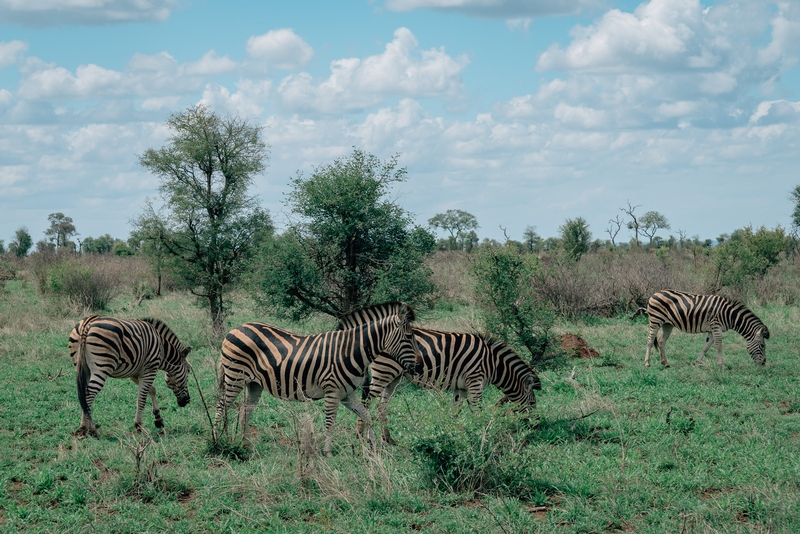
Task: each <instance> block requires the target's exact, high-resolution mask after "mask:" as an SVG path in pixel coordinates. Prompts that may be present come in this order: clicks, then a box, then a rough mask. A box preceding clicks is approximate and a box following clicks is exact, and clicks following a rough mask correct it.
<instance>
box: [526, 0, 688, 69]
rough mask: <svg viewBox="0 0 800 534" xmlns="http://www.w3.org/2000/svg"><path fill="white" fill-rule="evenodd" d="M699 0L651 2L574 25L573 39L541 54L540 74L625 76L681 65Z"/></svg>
mask: <svg viewBox="0 0 800 534" xmlns="http://www.w3.org/2000/svg"><path fill="white" fill-rule="evenodd" d="M701 16H702V9H701V6H700V2H699V1H698V0H652V1H651V2H649V3H644V4H642V5H640V6H639V7H638V8H637V9H636V11H635V12H634V13H624V12H622V11H620V10H618V9H612V10H611V11H609V12H607V13H606V14H605V15H604V16H603V17H602V19H600V21H599V22H598V23H597V24H595V25H593V26H589V27H581V26H576V27H575V28H573V30H572V32H571V33H572V35H573V37H574V39H573V41H572V42H571V43H570V44H569V46H567V48H566V49H562V48H561V46H560V45H558V44H553V45H551V46H550V47H549V48H548V49H547V51H545V52H544V53H543V54H542V55H541V56H539V61H538V63H537V65H536V68H537V69H538V70H575V71H589V72H626V71H631V70H637V71H639V70H641V69H643V68H644V69H655V68H664V67H672V68H675V67H678V66H679V65H680V64H681V62H682V61H685V57H684V56H685V55H686V52H687V51H688V50H689V41H690V40H691V39H692V38H694V37H695V29H696V28H697V25H698V22H699V19H700V17H701Z"/></svg>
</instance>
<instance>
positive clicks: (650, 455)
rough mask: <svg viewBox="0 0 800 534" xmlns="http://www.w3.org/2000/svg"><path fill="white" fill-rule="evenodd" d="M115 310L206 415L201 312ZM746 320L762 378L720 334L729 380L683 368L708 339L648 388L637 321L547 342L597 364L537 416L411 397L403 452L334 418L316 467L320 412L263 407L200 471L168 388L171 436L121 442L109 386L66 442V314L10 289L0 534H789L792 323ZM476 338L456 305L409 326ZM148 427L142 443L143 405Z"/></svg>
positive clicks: (194, 418) (205, 437)
mask: <svg viewBox="0 0 800 534" xmlns="http://www.w3.org/2000/svg"><path fill="white" fill-rule="evenodd" d="M130 301H131V298H130V297H127V298H120V299H117V300H115V301H114V302H113V303H112V305H111V309H110V310H109V314H113V315H117V316H121V317H142V316H154V317H158V318H161V319H163V320H165V321H166V322H167V323H168V324H169V325H170V326H171V327H172V328H173V330H175V332H176V333H177V334H178V335H179V337H180V338H181V339H182V340H183V341H184V342H185V343H188V344H190V345H192V346H194V347H195V350H194V351H193V352H192V354H191V355H190V361H191V363H192V365H193V367H194V370H195V371H196V374H197V378H198V380H199V385H200V388H201V390H202V393H203V396H204V398H205V401H206V402H207V403H208V404H209V405H213V404H214V403H215V401H216V396H215V391H214V389H215V361H216V359H217V357H218V350H219V349H218V347H219V342H218V340H215V339H214V336H213V335H212V334H211V333H210V331H209V329H208V328H207V326H206V317H205V315H204V313H203V312H202V311H200V310H198V309H197V308H196V307H195V306H194V305H193V303H192V300H191V299H190V298H189V297H187V296H184V295H180V294H175V293H173V294H169V295H167V296H166V297H163V298H161V299H157V300H152V301H145V302H144V303H143V304H142V306H141V307H138V308H137V307H134V306H132V305H131V303H130ZM754 311H755V312H756V313H757V314H758V315H759V316H760V317H761V318H762V319H763V320H764V322H765V323H766V324H767V325H768V326H769V328H770V332H771V334H772V337H771V339H770V340H768V343H767V365H766V367H763V368H762V367H757V366H756V365H755V364H754V363H753V362H752V361H751V360H750V358H749V356H748V355H747V352H746V350H745V344H744V340H743V339H742V338H741V337H740V336H738V334H736V333H733V332H729V333H727V334H725V336H724V357H725V362H726V364H727V366H728V369H725V370H720V369H718V368H717V367H716V365H715V363H714V360H715V358H714V357H713V356H712V358H709V359H708V360H707V362H706V363H705V364H704V365H701V366H694V365H692V364H691V362H692V361H693V360H694V358H696V357H697V354H698V353H699V351H700V348H701V346H702V344H703V341H704V339H703V338H701V337H700V336H691V335H687V334H682V333H677V332H676V333H675V334H674V335H673V336H672V337H671V338H670V342H669V345H668V357H669V359H670V363H671V364H672V367H671V368H669V369H662V368H661V366H660V365H659V364H658V357H657V356H656V357H655V363H654V366H653V367H652V368H649V369H647V368H645V367H644V365H643V358H644V348H645V347H644V345H645V339H646V330H647V327H646V323H645V320H644V319H641V318H640V319H639V320H637V322H632V321H630V320H628V319H625V318H619V319H594V320H588V319H587V320H586V321H585V322H579V323H562V324H559V325H558V326H557V330H558V332H559V333H565V332H569V333H573V334H577V335H579V336H581V337H583V338H584V339H586V340H587V341H588V342H589V344H590V345H591V346H592V347H594V348H595V349H597V350H598V351H599V353H600V357H599V358H594V359H565V360H563V361H561V362H560V364H558V365H553V366H551V367H550V368H547V369H542V370H541V371H540V377H541V379H542V383H543V391H542V392H541V394H540V395H539V405H538V410H537V412H538V413H537V414H536V415H535V417H533V418H531V419H525V418H522V417H521V416H520V415H516V414H513V413H511V412H508V411H501V410H498V409H495V408H493V404H494V402H495V401H496V400H497V399H498V398H499V392H498V391H497V390H495V389H494V388H490V389H489V390H487V391H486V395H485V398H484V405H483V409H481V410H475V411H472V410H470V409H469V408H464V409H463V410H461V411H460V413H457V412H456V411H455V410H454V409H453V408H452V407H451V404H450V400H451V399H450V396H449V395H448V394H440V393H436V392H430V391H424V390H420V389H418V388H415V387H413V386H410V385H407V384H406V385H404V386H401V387H400V388H399V391H398V394H397V395H396V396H395V399H394V401H393V403H392V405H391V408H390V423H391V425H392V432H393V436H394V438H395V439H396V440H397V441H398V442H399V444H400V445H399V446H396V447H391V448H384V447H380V448H379V449H378V450H377V451H376V452H374V453H370V452H369V451H368V450H366V448H365V446H364V444H363V443H362V442H361V441H359V440H358V439H357V438H356V437H355V435H354V428H355V418H354V416H353V415H352V414H350V413H349V412H347V413H346V410H344V409H341V410H340V412H339V424H338V427H337V433H336V436H335V440H334V456H333V457H332V458H325V457H324V456H322V455H321V454H320V452H321V441H322V437H323V431H322V430H323V419H324V417H323V413H322V412H323V410H322V404H321V403H306V404H298V403H286V402H279V401H277V400H276V399H274V398H272V397H270V396H268V395H265V396H264V397H263V398H262V401H261V405H260V406H259V407H258V408H257V409H256V411H255V412H254V414H253V418H252V421H251V422H252V424H253V426H254V427H255V429H254V431H253V434H252V443H253V444H252V447H251V449H250V450H249V452H248V457H247V459H246V460H238V459H235V458H233V457H230V456H227V457H226V456H220V455H211V454H209V452H208V451H209V446H210V429H209V423H208V418H207V414H206V412H205V410H204V407H203V402H202V401H201V396H200V394H199V393H198V390H197V387H196V386H195V384H194V382H192V385H191V390H190V392H191V395H192V401H191V403H190V404H189V406H188V407H186V408H182V409H179V408H178V407H177V405H176V402H175V398H174V396H173V395H172V393H171V392H170V391H169V390H168V389H167V387H166V386H165V384H164V382H163V378H161V376H163V374H160V375H159V376H160V377H159V378H158V379H157V381H156V384H157V387H158V397H159V402H160V403H161V405H162V414H163V416H164V419H165V423H166V425H167V433H166V435H163V436H159V435H156V434H155V433H154V434H152V435H150V434H148V433H147V432H143V433H141V434H135V433H133V432H132V428H133V417H134V413H135V406H134V399H135V395H136V387H135V386H134V385H133V384H132V383H131V382H130V381H127V380H125V381H123V380H109V381H108V382H107V384H106V386H105V388H104V389H103V391H102V392H101V393H100V395H99V396H98V399H97V401H96V403H95V405H94V418H95V421H96V422H97V423H98V424H99V425H100V427H99V432H100V436H101V437H100V439H99V440H95V439H84V440H78V439H75V438H74V437H73V436H72V432H73V431H74V430H75V429H76V428H77V427H78V424H79V422H80V407H79V405H78V402H77V395H76V391H75V375H74V371H73V368H72V364H71V362H70V360H69V354H68V350H67V336H68V334H69V331H70V330H71V328H72V327H73V326H74V324H75V323H76V322H77V321H78V319H80V315H81V312H80V311H75V310H70V309H69V308H68V307H64V306H63V305H60V304H58V303H57V302H53V301H50V300H49V299H47V300H46V299H43V298H42V297H40V296H39V295H38V294H37V293H36V291H35V289H33V288H32V287H31V286H30V285H29V284H27V283H25V282H24V281H20V280H13V281H10V282H7V283H6V287H5V289H4V290H3V291H2V292H0V467H1V468H0V532H19V531H30V532H56V531H57V532H61V533H66V532H89V531H95V532H161V531H167V530H168V531H170V532H237V533H238V532H248V531H251V532H255V531H258V532H401V531H423V532H505V533H510V532H615V531H622V532H676V533H677V532H685V533H689V532H787V533H788V532H800V413H799V412H800V394H799V392H800V384H798V377H799V376H800V373H799V372H798V371H800V363H799V362H798V358H797V354H798V349H799V348H800V347H798V344H799V342H798V337H797V336H796V334H795V328H796V325H797V324H799V323H800V321H799V320H800V317H798V315H800V313H799V312H798V309H797V308H796V307H786V306H776V307H759V308H754ZM252 319H259V320H267V321H270V320H271V319H270V318H269V317H264V316H259V315H258V313H257V312H255V311H254V310H252V309H251V308H250V307H249V305H247V304H246V303H245V302H244V301H243V302H242V303H240V305H239V307H238V309H237V311H236V314H235V316H234V317H232V318H231V320H230V321H231V325H232V326H237V325H238V324H240V323H242V322H244V321H247V320H252ZM473 323H474V319H473V317H472V312H471V310H469V309H467V308H457V309H455V310H452V311H448V312H445V311H439V312H438V313H430V314H427V315H423V316H422V317H420V320H419V321H418V324H419V325H421V326H428V327H436V328H442V329H446V328H451V329H462V330H463V329H467V328H469V327H470V325H471V324H473ZM282 326H288V327H290V328H292V329H294V330H296V331H299V332H316V331H320V330H323V329H325V328H329V327H332V326H333V325H332V324H330V323H325V322H324V321H320V322H317V323H309V324H303V325H286V324H283V325H282ZM712 352H713V351H712ZM573 369H574V373H575V375H576V376H575V379H574V380H571V379H570V375H571V374H572V372H573ZM373 411H374V409H373ZM144 422H145V427H146V428H149V429H151V430H153V431H154V428H153V420H152V415H151V414H150V412H149V408H148V410H147V411H146V412H145V415H144ZM231 441H232V443H233V445H234V446H232V447H231V448H230V450H231V451H232V452H236V451H241V449H237V448H236V447H235V445H236V440H235V438H233V437H232V438H231ZM308 443H311V448H309V447H308V446H307V444H308ZM309 450H310V451H313V453H309Z"/></svg>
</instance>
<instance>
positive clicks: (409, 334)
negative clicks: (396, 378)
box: [385, 303, 423, 376]
mask: <svg viewBox="0 0 800 534" xmlns="http://www.w3.org/2000/svg"><path fill="white" fill-rule="evenodd" d="M399 304H400V305H399V307H398V309H397V313H396V314H395V315H393V316H390V318H389V320H390V321H391V322H392V323H393V324H392V328H391V331H390V332H389V333H388V335H387V338H386V344H385V351H386V353H387V354H389V356H390V357H391V358H393V359H394V360H396V361H397V363H399V364H400V365H402V366H403V369H404V370H405V372H406V373H408V374H410V375H412V376H417V375H419V374H422V370H423V363H422V353H421V352H420V351H419V346H418V345H417V338H416V337H414V331H413V330H412V328H411V321H413V320H414V319H415V316H414V310H413V309H411V307H410V306H409V305H407V304H405V303H399Z"/></svg>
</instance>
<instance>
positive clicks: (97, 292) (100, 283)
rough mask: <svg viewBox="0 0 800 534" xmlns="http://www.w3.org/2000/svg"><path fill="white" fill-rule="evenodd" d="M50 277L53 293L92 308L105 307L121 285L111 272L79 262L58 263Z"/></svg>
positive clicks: (73, 302) (78, 304) (72, 302)
mask: <svg viewBox="0 0 800 534" xmlns="http://www.w3.org/2000/svg"><path fill="white" fill-rule="evenodd" d="M49 278H50V290H51V291H52V292H53V293H55V294H56V295H60V296H62V297H65V298H66V299H67V300H68V301H69V302H70V303H71V304H75V305H77V306H81V307H83V308H87V309H91V310H102V309H105V307H106V306H107V305H108V303H109V302H111V299H113V298H114V297H115V296H116V294H117V288H118V287H119V279H118V278H117V277H115V276H113V275H112V274H111V273H109V272H107V271H105V270H101V269H96V268H93V267H91V266H84V265H81V264H80V263H78V262H64V263H60V264H56V265H55V266H54V267H53V268H52V269H51V271H50V277H49Z"/></svg>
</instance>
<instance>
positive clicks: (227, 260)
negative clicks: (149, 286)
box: [134, 105, 272, 327]
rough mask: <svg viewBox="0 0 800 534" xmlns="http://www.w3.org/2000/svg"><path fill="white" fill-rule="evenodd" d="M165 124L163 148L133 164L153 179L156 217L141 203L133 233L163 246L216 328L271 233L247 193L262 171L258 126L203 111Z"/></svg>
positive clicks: (265, 215)
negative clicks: (166, 134) (157, 202)
mask: <svg viewBox="0 0 800 534" xmlns="http://www.w3.org/2000/svg"><path fill="white" fill-rule="evenodd" d="M166 125H167V127H168V128H169V129H170V130H171V131H172V132H173V134H172V136H171V137H170V138H169V139H168V140H167V143H166V144H165V146H163V147H162V148H160V149H158V150H156V149H152V148H151V149H148V150H147V151H145V153H144V154H142V155H141V156H140V158H139V162H140V164H141V165H142V166H143V167H144V168H146V169H147V170H149V171H150V172H152V173H153V174H155V175H156V176H158V177H159V179H160V182H161V183H160V186H159V193H160V195H161V200H162V201H163V211H157V210H156V209H155V208H154V206H153V205H152V203H151V202H148V204H147V205H146V206H145V211H144V213H143V214H142V215H141V216H140V217H138V218H137V219H136V220H135V221H134V227H135V229H136V231H138V232H140V233H141V234H142V235H141V236H140V237H142V238H147V237H149V238H151V239H158V240H159V241H160V243H161V244H163V247H164V249H165V251H166V253H167V254H168V255H169V256H170V257H171V259H172V260H173V261H172V264H171V265H172V270H173V271H174V273H175V274H176V275H177V276H178V277H179V278H180V279H181V280H183V282H184V283H185V284H186V285H187V286H188V287H189V289H190V290H191V291H192V293H193V294H195V295H197V296H198V297H199V298H201V299H202V300H203V301H204V302H205V304H206V305H207V306H208V308H209V311H210V313H211V318H212V321H213V323H214V326H215V327H221V326H222V325H223V321H224V317H225V312H226V306H227V300H226V299H225V294H226V292H227V291H228V290H229V288H230V286H231V284H233V283H234V282H236V281H238V280H239V279H240V277H241V276H242V275H243V273H245V272H246V271H247V269H248V267H249V262H250V260H251V259H252V257H253V255H254V253H255V251H256V250H257V249H258V247H259V245H260V243H261V242H262V241H263V239H264V237H265V236H267V235H269V234H270V233H271V232H272V223H271V220H270V217H269V214H268V213H267V212H266V211H264V210H263V209H261V208H260V207H259V205H258V203H257V200H256V198H255V197H253V196H250V195H249V194H248V191H249V189H250V186H251V185H252V184H253V180H254V178H255V176H256V175H258V174H261V173H263V172H264V171H265V170H266V161H267V159H268V157H269V148H268V146H267V145H266V143H265V142H264V141H263V139H262V128H261V127H259V126H254V125H252V124H250V123H249V122H248V121H247V120H244V119H241V118H239V117H238V116H236V117H230V116H228V117H221V116H219V115H217V114H216V113H213V112H212V111H210V110H209V109H208V108H207V107H205V106H202V105H198V106H194V107H190V108H188V109H187V110H186V111H184V112H182V113H177V114H174V115H172V116H171V117H170V118H169V120H168V121H167V123H166ZM152 232H156V233H157V234H153V233H152Z"/></svg>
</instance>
